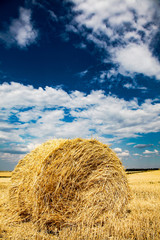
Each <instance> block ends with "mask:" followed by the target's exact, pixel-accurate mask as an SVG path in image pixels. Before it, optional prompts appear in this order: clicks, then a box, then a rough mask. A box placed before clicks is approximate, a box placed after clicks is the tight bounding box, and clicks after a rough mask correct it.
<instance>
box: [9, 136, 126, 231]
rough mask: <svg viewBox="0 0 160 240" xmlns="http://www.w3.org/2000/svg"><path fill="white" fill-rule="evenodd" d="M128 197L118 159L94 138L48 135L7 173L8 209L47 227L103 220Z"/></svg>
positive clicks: (124, 175)
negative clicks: (12, 170)
mask: <svg viewBox="0 0 160 240" xmlns="http://www.w3.org/2000/svg"><path fill="white" fill-rule="evenodd" d="M129 199H130V189H129V186H128V182H127V178H126V174H125V171H124V169H123V166H122V163H121V161H120V160H119V158H118V157H117V155H116V154H115V153H114V152H113V151H112V150H111V149H110V148H109V147H108V146H107V145H105V144H102V143H100V142H99V141H97V140H94V139H90V140H86V139H80V138H77V139H72V140H67V139H54V140H50V141H47V142H46V143H43V144H42V145H41V146H39V147H38V148H36V149H35V150H33V151H32V152H31V153H29V154H27V155H26V156H25V157H24V158H23V159H22V160H20V162H19V163H18V165H17V166H16V168H15V170H14V172H13V174H12V179H11V187H10V209H11V211H12V214H14V215H15V218H17V219H19V220H22V221H33V222H35V223H37V225H38V227H39V229H47V230H49V231H52V230H54V229H55V228H58V229H60V228H62V227H64V226H68V225H69V226H75V225H77V224H79V223H80V224H85V225H92V226H93V225H95V224H98V223H102V222H104V221H107V219H108V217H109V215H110V214H112V216H113V214H116V215H117V214H120V213H121V212H122V211H123V210H124V207H125V206H126V204H127V203H128V200H129Z"/></svg>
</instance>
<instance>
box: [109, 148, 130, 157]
mask: <svg viewBox="0 0 160 240" xmlns="http://www.w3.org/2000/svg"><path fill="white" fill-rule="evenodd" d="M113 150H114V151H115V152H116V153H117V155H118V157H119V158H120V159H121V158H123V157H129V155H130V154H129V151H128V150H125V151H122V149H121V148H114V149H113Z"/></svg>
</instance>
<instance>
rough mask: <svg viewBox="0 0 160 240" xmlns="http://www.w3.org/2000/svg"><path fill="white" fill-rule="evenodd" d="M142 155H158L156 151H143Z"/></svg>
mask: <svg viewBox="0 0 160 240" xmlns="http://www.w3.org/2000/svg"><path fill="white" fill-rule="evenodd" d="M143 154H158V150H157V149H154V151H149V150H145V151H144V152H143Z"/></svg>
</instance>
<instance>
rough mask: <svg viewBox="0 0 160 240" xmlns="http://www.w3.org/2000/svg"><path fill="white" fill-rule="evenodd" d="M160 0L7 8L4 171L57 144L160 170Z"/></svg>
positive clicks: (10, 4) (2, 41) (0, 163)
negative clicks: (105, 150) (93, 142)
mask: <svg viewBox="0 0 160 240" xmlns="http://www.w3.org/2000/svg"><path fill="white" fill-rule="evenodd" d="M159 29H160V3H159V1H156V0H143V1H136V0H107V1H106V0H63V1H60V0H54V1H51V0H46V1H41V0H26V1H25V0H18V1H16V3H15V1H9V0H5V1H1V2H0V99H1V101H0V109H1V110H0V152H1V153H0V169H1V170H13V168H14V167H15V165H16V164H17V162H18V161H19V159H21V158H22V157H23V156H24V155H25V154H26V153H28V152H30V151H31V150H32V149H34V148H35V147H36V146H38V145H39V144H40V143H42V142H44V141H46V140H48V139H53V138H75V137H83V138H91V137H93V138H96V139H98V140H100V141H102V142H103V143H106V144H109V145H111V148H112V149H114V151H115V152H116V153H117V154H118V156H119V157H120V158H121V160H122V162H123V164H124V166H125V167H126V168H138V167H139V168H154V167H155V168H156V167H160V30H159Z"/></svg>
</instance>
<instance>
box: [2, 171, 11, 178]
mask: <svg viewBox="0 0 160 240" xmlns="http://www.w3.org/2000/svg"><path fill="white" fill-rule="evenodd" d="M11 175H12V172H10V171H0V178H7V177H11Z"/></svg>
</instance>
